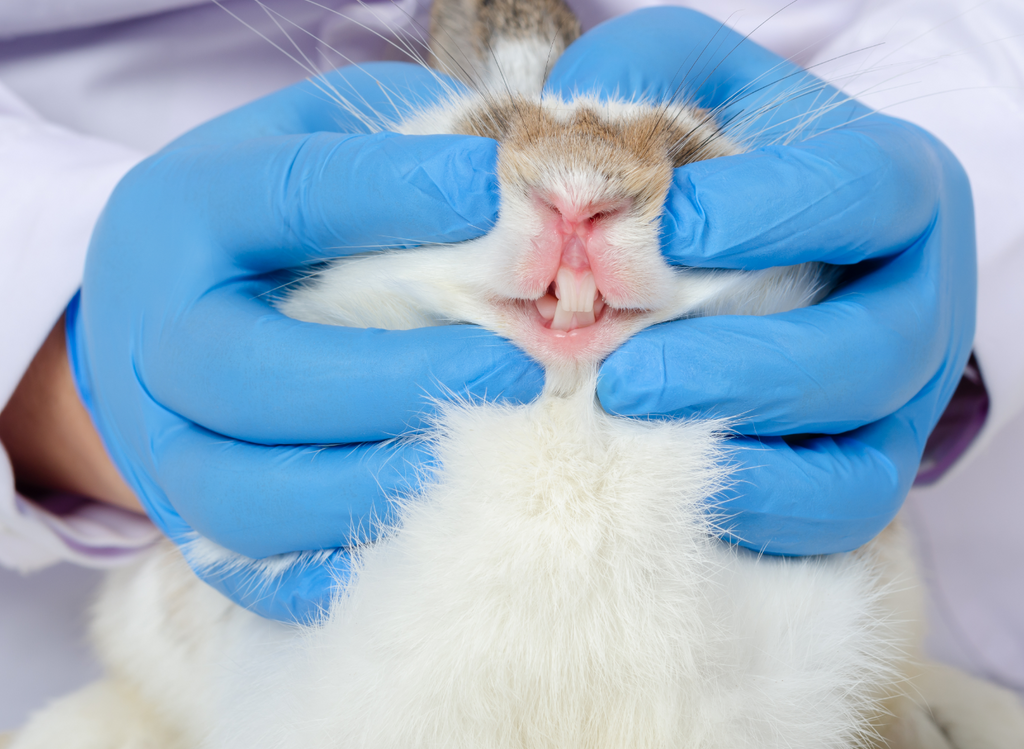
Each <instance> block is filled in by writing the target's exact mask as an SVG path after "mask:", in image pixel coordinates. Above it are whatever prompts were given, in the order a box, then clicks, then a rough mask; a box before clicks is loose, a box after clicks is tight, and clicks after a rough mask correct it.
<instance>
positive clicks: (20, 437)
mask: <svg viewBox="0 0 1024 749" xmlns="http://www.w3.org/2000/svg"><path fill="white" fill-rule="evenodd" d="M0 442H3V445H4V448H5V449H6V451H7V453H8V456H9V457H10V460H11V464H12V467H13V469H14V476H15V480H16V481H17V482H18V484H19V485H22V486H25V487H27V488H29V489H30V490H35V491H40V492H53V491H64V492H72V493H74V494H79V495H82V496H85V497H89V498H91V499H95V500H99V501H102V502H106V503H108V504H113V505H117V506H119V507H123V508H125V509H129V510H134V511H136V512H141V511H142V510H141V506H140V505H139V502H138V499H137V498H136V497H135V494H134V493H133V492H132V490H131V489H130V488H129V487H128V485H127V484H126V483H125V482H124V480H123V479H122V478H121V475H120V474H119V473H118V471H117V469H116V468H115V467H114V464H113V463H112V462H111V460H110V458H109V456H108V455H107V452H106V449H105V448H104V446H103V442H102V440H101V439H100V437H99V435H98V434H97V432H96V430H95V428H94V427H93V424H92V419H91V418H90V416H89V413H88V411H87V410H86V408H85V406H84V405H82V402H81V400H80V399H79V397H78V392H77V390H76V388H75V384H74V380H73V379H72V376H71V370H70V367H69V365H68V358H67V352H66V348H65V333H64V316H63V315H61V317H60V319H59V320H58V321H57V323H56V325H54V327H53V329H52V330H51V331H50V334H49V335H48V336H47V338H46V340H45V342H44V343H43V345H42V347H40V349H39V351H38V352H36V355H35V357H34V358H33V360H32V363H31V364H30V365H29V368H28V369H27V370H26V371H25V374H24V375H23V376H22V378H21V381H20V382H19V384H18V387H17V388H16V389H15V391H14V394H13V395H12V396H11V399H10V401H8V403H7V405H6V406H5V407H4V409H3V411H2V412H0Z"/></svg>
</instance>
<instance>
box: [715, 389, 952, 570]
mask: <svg viewBox="0 0 1024 749" xmlns="http://www.w3.org/2000/svg"><path fill="white" fill-rule="evenodd" d="M947 400H948V398H947ZM943 405H944V403H943ZM917 408H918V404H913V405H910V406H908V407H907V408H905V409H902V410H901V411H899V412H897V413H896V414H893V415H892V416H889V417H887V418H885V419H883V420H881V421H878V422H876V423H874V424H870V425H868V426H865V427H862V428H860V429H857V430H855V431H853V432H850V433H848V434H843V435H838V436H835V437H828V436H822V437H816V438H813V439H805V440H801V441H799V442H794V443H789V442H786V441H785V440H782V439H780V438H767V439H763V440H754V439H750V438H739V439H736V440H733V441H732V443H731V447H732V448H734V450H735V452H733V453H732V463H733V466H734V472H733V474H732V476H733V479H734V480H735V484H733V486H732V487H731V488H729V489H728V490H726V491H725V492H724V493H723V494H722V496H721V499H720V500H719V501H718V502H717V503H716V504H715V505H714V506H712V507H711V508H710V511H711V512H712V513H713V514H714V515H715V516H716V517H715V520H716V524H717V525H718V527H719V529H720V531H721V534H722V536H723V538H726V539H727V540H730V541H732V542H734V543H738V544H740V545H742V546H745V547H747V548H750V549H754V550H756V551H760V552H766V553H769V554H792V555H799V556H804V555H813V554H835V553H839V552H843V551H851V550H852V549H856V548H858V547H860V546H862V545H863V544H865V543H867V542H868V541H870V540H871V539H872V538H874V537H875V536H876V535H878V533H879V532H880V531H881V530H882V529H883V528H885V526H886V525H888V524H889V522H890V521H891V520H892V519H893V517H895V515H896V513H897V511H898V510H899V508H900V505H901V504H902V503H903V499H904V498H905V497H906V495H907V492H908V491H909V490H910V485H911V483H913V480H914V475H915V473H916V471H917V465H918V463H919V461H920V459H921V451H922V450H923V449H924V441H925V439H926V437H927V433H922V432H921V431H920V430H919V429H917V428H915V426H914V421H913V420H912V418H911V412H912V411H914V410H915V409H917ZM939 410H940V411H941V407H940V408H939ZM936 418H937V417H936Z"/></svg>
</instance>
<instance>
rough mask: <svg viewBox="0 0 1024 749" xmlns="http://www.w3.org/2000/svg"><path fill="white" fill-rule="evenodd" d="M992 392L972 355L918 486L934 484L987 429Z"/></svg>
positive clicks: (928, 449) (931, 441) (933, 437)
mask: <svg viewBox="0 0 1024 749" xmlns="http://www.w3.org/2000/svg"><path fill="white" fill-rule="evenodd" d="M987 416H988V390H986V389H985V382H984V380H982V379H981V370H980V369H979V368H978V362H977V361H976V360H975V358H974V354H971V358H970V360H969V361H968V362H967V366H966V367H964V374H963V377H961V378H960V384H959V385H957V388H956V392H955V393H953V398H952V399H951V400H950V401H949V405H948V406H946V410H945V411H944V412H943V413H942V416H941V417H940V418H939V423H938V424H936V425H935V429H933V430H932V433H931V434H930V435H929V436H928V442H927V443H926V444H925V446H924V455H923V456H922V457H921V466H920V468H918V469H917V478H916V479H915V480H914V486H928V485H929V484H934V483H935V482H936V481H938V480H939V479H940V478H942V475H943V474H944V473H945V472H946V471H947V470H949V467H950V466H952V465H953V464H954V463H955V462H956V460H957V458H959V457H960V456H961V455H963V454H964V451H966V450H967V448H968V447H969V446H970V444H971V442H973V441H974V438H975V437H976V436H977V435H978V432H980V431H981V428H982V427H983V426H984V425H985V419H986V417H987Z"/></svg>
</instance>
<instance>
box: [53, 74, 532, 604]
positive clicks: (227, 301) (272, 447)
mask: <svg viewBox="0 0 1024 749" xmlns="http://www.w3.org/2000/svg"><path fill="white" fill-rule="evenodd" d="M364 70H365V71H367V72H362V71H360V70H356V69H353V68H349V69H346V70H344V71H342V72H340V73H337V74H333V75H332V76H331V77H332V80H333V83H334V85H335V86H336V87H337V88H338V89H339V90H340V91H342V92H343V93H344V95H346V96H347V97H348V98H349V99H350V100H352V101H354V102H358V103H359V105H360V107H361V111H362V112H363V114H364V115H365V116H366V117H369V118H376V116H377V115H376V114H374V113H380V114H383V115H385V116H392V117H394V116H397V115H398V113H397V112H396V111H395V109H394V106H395V102H400V101H407V100H409V99H411V98H413V97H412V96H410V94H409V92H410V91H412V92H415V94H416V97H417V98H418V99H419V101H421V102H429V101H431V100H435V99H437V98H439V97H441V96H443V95H444V93H445V92H444V89H443V86H442V84H441V83H439V82H438V80H437V79H436V76H435V75H434V74H433V73H429V72H427V71H425V70H423V69H421V68H419V67H417V66H413V65H403V64H397V63H382V64H377V65H367V66H365V67H364ZM449 85H452V84H451V82H449ZM395 91H399V92H402V96H398V97H395V96H393V93H394V92H395ZM325 131H331V132H325ZM366 132H367V128H366V127H365V125H364V123H363V122H362V121H361V118H360V117H359V116H356V115H355V114H352V113H349V114H347V115H346V114H344V113H342V112H341V111H340V109H339V107H338V106H337V105H335V104H333V103H331V102H328V101H325V97H324V96H323V95H322V94H321V93H320V92H319V91H317V90H315V89H314V88H313V87H312V85H311V84H308V83H304V84H300V85H298V86H294V87H292V88H289V89H286V90H284V91H282V92H280V93H277V94H275V95H272V96H269V97H267V98H265V99H263V100H261V101H258V102H256V103H254V104H252V105H249V106H247V107H244V108H242V109H240V110H237V111H235V112H232V113H230V114H228V115H225V116H223V117H221V118H219V119H217V120H215V121H213V122H211V123H209V124H207V125H205V126H203V127H200V128H198V129H197V130H195V131H193V132H192V133H190V134H188V135H186V136H184V137H183V138H181V139H180V140H178V141H176V142H175V143H172V144H171V145H169V146H168V147H167V148H165V149H163V150H162V151H161V152H160V153H158V154H156V155H155V156H153V157H152V158H150V159H148V160H146V161H145V162H143V163H142V164H140V165H139V166H138V167H136V168H135V169H134V170H133V171H132V172H131V173H129V174H128V175H127V176H126V177H125V178H124V180H123V181H122V182H121V184H120V185H119V186H118V188H117V189H116V191H115V192H114V194H113V196H112V197H111V199H110V202H109V204H108V205H107V207H106V209H105V211H104V213H103V215H102V217H101V219H100V221H99V223H98V225H97V227H96V230H95V233H94V236H93V240H92V244H91V246H90V249H89V255H88V260H87V264H86V270H85V279H84V282H83V287H82V291H81V295H80V300H76V302H75V303H73V304H72V305H71V307H70V308H69V314H68V340H69V346H68V350H69V357H70V359H71V362H72V369H73V372H74V375H75V379H76V381H77V384H78V387H79V391H80V392H81V394H82V396H83V400H84V401H85V403H86V405H87V407H88V408H89V410H90V412H91V413H92V416H93V420H94V423H95V424H96V427H97V428H98V430H99V432H100V434H101V435H102V437H103V440H104V442H105V443H106V446H107V448H108V450H109V452H110V454H111V456H112V457H113V459H114V461H115V463H116V464H117V466H118V468H119V469H120V471H121V473H122V474H123V475H124V477H125V479H126V480H127V481H128V483H129V484H130V485H131V487H132V488H133V489H134V491H135V492H136V494H137V495H138V496H139V498H140V500H141V501H142V503H143V505H144V506H145V508H146V510H147V512H148V513H149V514H150V516H151V517H152V518H153V519H154V520H155V522H156V523H157V524H158V525H159V526H160V528H161V529H162V530H163V531H164V532H165V533H166V534H167V535H168V536H169V537H170V538H171V539H173V540H175V541H178V542H182V541H185V540H187V539H189V538H190V537H192V536H193V535H194V534H193V533H192V532H193V531H197V532H198V533H200V534H202V535H203V536H206V537H208V538H210V539H213V540H214V541H216V542H217V543H219V544H221V545H222V546H225V547H227V548H228V549H232V550H235V551H238V552H240V553H242V554H245V555H247V556H250V557H266V556H268V555H273V554H278V553H283V552H290V551H299V550H309V549H331V548H336V547H344V546H346V545H348V544H350V543H352V542H353V540H354V539H365V538H372V536H373V534H374V526H373V520H374V519H375V518H377V519H380V518H386V517H387V516H388V511H389V508H388V505H387V503H386V502H385V501H384V500H383V498H384V496H385V494H387V493H391V492H394V491H400V490H401V489H402V488H403V487H404V486H405V485H406V479H407V473H408V472H409V471H410V468H411V467H412V468H414V467H415V466H416V464H417V463H418V461H419V460H420V459H421V456H419V455H417V454H415V453H414V451H413V448H410V447H395V446H387V447H381V446H380V445H379V444H375V442H376V441H378V440H382V439H384V438H387V437H391V436H394V435H396V434H399V433H402V432H405V431H407V430H409V429H410V428H414V427H417V426H419V425H420V424H421V419H422V417H423V415H424V413H426V412H427V411H428V410H429V404H428V399H430V398H434V397H437V398H442V397H444V396H445V394H446V392H447V391H448V390H450V391H454V392H463V393H467V392H468V393H472V394H475V395H479V396H483V395H485V394H486V396H487V397H489V398H495V397H499V396H503V397H506V398H509V399H513V400H529V399H532V398H533V397H534V396H535V395H536V394H537V393H538V392H539V390H540V386H541V383H542V374H541V372H540V370H539V369H538V368H537V367H536V365H534V364H532V363H531V362H529V361H528V360H527V359H526V357H525V356H524V355H523V354H521V353H520V352H519V351H518V350H517V349H516V348H514V347H513V346H512V345H511V344H509V343H508V342H506V341H504V340H502V339H500V338H498V337H497V336H494V335H491V334H489V333H486V332H484V331H481V330H480V329H478V328H474V327H471V326H452V327H441V328H430V329H426V330H416V331H406V332H385V331H380V330H354V329H346V328H333V327H328V326H320V325H309V324H305V323H300V322H296V321H294V320H290V319H288V318H285V317H283V316H282V315H281V314H279V313H277V312H276V311H275V310H274V309H273V308H272V307H271V306H270V305H269V303H268V299H269V298H270V296H271V295H272V294H273V293H274V291H275V290H276V289H277V288H278V287H279V285H280V284H281V282H282V278H281V276H280V274H278V273H277V271H279V269H282V268H291V267H294V266H298V265H301V264H303V263H306V262H309V261H311V260H318V259H322V258H325V257H333V256H338V255H344V254H349V253H353V252H360V251H363V250H365V249H366V248H374V247H379V246H381V245H388V246H395V245H412V244H419V243H422V242H428V241H455V240H461V239H467V238H470V237H472V236H475V235H478V234H480V233H482V232H483V231H485V230H486V227H488V226H489V225H490V224H491V223H492V222H493V221H494V218H495V214H496V210H497V193H496V189H495V185H494V182H493V179H494V177H493V174H494V164H495V158H496V147H495V143H494V142H493V141H490V140H485V139H482V138H464V137H454V136H438V137H405V136H399V135H393V134H383V135H368V134H365V133H366ZM360 443H361V444H360ZM322 445H332V446H329V447H321V446H322ZM347 571H348V556H347V554H345V553H344V552H343V551H341V552H337V553H334V554H332V555H330V556H329V557H328V559H327V560H326V561H323V562H322V563H320V564H315V565H311V566H308V567H305V568H303V569H296V570H293V571H292V572H290V573H289V574H287V575H286V576H284V577H282V578H281V579H278V580H276V581H274V583H273V585H271V586H259V585H254V584H253V581H252V579H251V578H250V577H249V576H246V575H239V574H230V573H228V572H226V571H224V570H214V571H213V572H212V573H211V572H210V571H202V570H200V574H201V575H206V579H207V581H208V582H210V583H211V584H212V585H214V586H215V587H217V588H218V589H219V590H221V591H222V592H223V593H225V594H226V595H228V596H229V597H231V598H232V599H234V600H235V601H237V602H239V603H240V604H242V605H244V606H247V607H250V608H252V609H254V610H255V611H257V612H258V613H260V614H263V615H264V616H269V617H273V618H278V619H304V618H306V617H308V616H309V615H311V614H314V613H315V612H316V611H317V609H318V607H319V606H320V605H321V604H322V603H323V602H324V601H325V598H326V596H328V595H329V590H330V587H331V585H332V583H333V582H334V580H335V579H336V578H337V577H342V578H343V577H344V576H345V575H346V573H347Z"/></svg>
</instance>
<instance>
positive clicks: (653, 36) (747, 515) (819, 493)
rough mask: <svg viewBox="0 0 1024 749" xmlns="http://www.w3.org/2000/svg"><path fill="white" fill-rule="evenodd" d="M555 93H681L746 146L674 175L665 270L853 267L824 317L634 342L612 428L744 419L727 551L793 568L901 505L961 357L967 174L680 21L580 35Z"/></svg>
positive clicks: (721, 33) (969, 327)
mask: <svg viewBox="0 0 1024 749" xmlns="http://www.w3.org/2000/svg"><path fill="white" fill-rule="evenodd" d="M782 21H784V19H780V22H782ZM548 88H549V89H550V90H554V91H557V92H561V93H562V94H563V95H565V94H568V93H571V92H574V91H581V92H588V91H595V92H599V93H601V94H602V95H609V94H617V95H619V96H624V97H630V96H632V95H642V96H646V97H649V98H651V99H654V100H667V99H671V98H673V97H674V96H675V97H678V96H680V94H682V95H686V96H691V97H693V99H694V100H695V101H696V102H697V103H698V104H699V105H700V106H703V107H707V108H711V109H713V110H714V111H715V113H716V116H717V118H718V121H719V122H720V123H728V126H729V127H730V128H733V129H738V130H740V131H741V132H745V133H747V134H749V135H751V138H752V141H753V142H752V143H751V149H752V150H751V152H750V153H748V154H744V155H741V156H735V157H729V158H726V159H717V160H713V161H705V162H700V163H696V164H691V165H688V166H684V167H681V168H679V169H677V170H676V174H675V180H674V183H673V186H672V188H671V191H670V193H669V197H668V201H667V205H666V209H665V214H664V217H663V236H664V242H663V251H664V254H665V256H666V257H667V258H668V260H669V262H671V263H674V264H677V265H689V266H701V267H716V268H747V269H755V268H765V267H770V266H781V265H792V264H794V263H802V262H806V261H810V260H820V261H824V262H828V263H835V264H839V265H848V266H854V267H853V268H852V269H851V272H852V275H851V278H850V279H849V280H848V282H847V283H845V284H844V285H843V286H841V287H840V288H839V289H838V290H837V291H836V292H835V293H833V294H832V295H831V296H830V297H829V298H828V299H827V300H826V301H824V302H823V303H821V304H819V305H817V306H815V307H813V308H809V309H802V310H796V311H793V312H789V313H786V314H781V315H773V316H770V317H760V318H758V317H726V316H723V317H713V318H704V319H694V320H684V321H679V322H675V323H669V324H666V325H660V326H657V327H655V328H652V329H649V330H646V331H644V332H643V333H641V334H639V335H637V336H636V337H634V338H633V339H632V340H630V341H629V342H627V343H626V344H625V345H624V346H623V347H622V348H621V349H619V350H618V351H616V352H615V353H614V354H612V355H611V356H610V357H609V358H608V360H607V361H606V362H605V363H604V365H603V367H602V369H601V379H600V383H599V386H598V395H599V397H600V399H601V402H602V404H603V405H604V407H605V408H606V409H608V410H609V411H611V412H614V413H619V414H629V415H647V414H654V415H659V416H689V415H697V414H700V415H724V416H729V417H732V418H734V419H737V423H736V427H735V428H736V430H737V431H738V432H739V433H740V434H742V435H748V436H745V437H739V438H736V439H734V440H732V447H733V448H735V451H734V453H733V459H734V461H735V464H736V468H737V472H736V474H735V477H736V479H737V482H736V484H735V485H734V487H733V488H732V490H731V491H730V492H728V493H727V494H726V495H725V497H724V498H723V501H722V503H721V507H720V511H721V512H723V513H724V514H725V515H727V516H729V519H728V520H726V521H725V523H726V528H725V530H726V532H725V533H724V535H726V536H727V537H729V538H731V539H733V540H735V541H738V542H739V543H741V544H743V545H745V546H748V547H750V548H753V549H757V550H764V551H767V552H769V553H782V554H821V553H832V552H839V551H846V550H849V549H853V548H855V547H857V546H859V545H861V544H863V543H865V542H866V541H868V540H869V539H870V538H872V537H873V536H874V535H875V534H877V533H878V532H879V531H880V530H882V528H884V527H885V525H886V524H887V523H888V522H889V520H891V519H892V517H893V516H894V515H895V514H896V511H897V510H898V509H899V507H900V505H901V503H902V502H903V499H904V497H905V496H906V493H907V491H908V490H909V488H910V485H911V483H912V482H913V479H914V475H915V473H916V471H917V467H918V463H919V462H920V458H921V454H922V451H923V449H924V445H925V441H926V439H927V437H928V434H929V432H930V431H931V430H932V428H933V427H934V426H935V424H936V422H937V421H938V419H939V416H940V415H941V414H942V411H943V409H944V408H945V406H946V404H947V403H948V401H949V399H950V398H951V397H952V395H953V392H954V390H955V388H956V385H957V383H958V382H959V380H960V376H961V374H962V372H963V370H964V365H965V364H966V362H967V359H968V357H969V355H970V348H971V342H972V340H973V337H974V315H975V295H976V271H975V248H974V218H973V205H972V202H971V191H970V186H969V184H968V181H967V177H966V175H965V174H964V171H963V169H962V167H961V166H960V165H959V163H958V162H957V160H956V159H955V158H954V157H953V155H952V154H951V153H950V152H949V151H948V150H947V149H946V148H945V147H944V146H943V145H942V144H941V143H939V142H938V141H937V140H936V139H935V138H934V137H932V136H931V135H929V134H928V133H926V132H924V131H923V130H921V129H919V128H917V127H915V126H914V125H911V124H909V123H907V122H903V121H900V120H896V119H892V118H889V117H884V116H882V115H879V114H877V113H874V112H872V111H871V110H869V109H867V108H866V107H864V106H862V105H860V104H858V103H857V102H855V101H851V100H848V99H845V98H844V97H843V96H842V95H841V94H839V92H837V91H836V90H835V89H833V88H831V87H829V86H826V85H824V84H823V83H822V82H821V81H820V80H818V79H817V78H815V77H814V76H812V75H810V74H809V73H806V72H804V71H802V70H801V69H800V68H798V67H796V66H794V65H793V64H791V63H789V62H787V61H785V60H783V59H781V58H779V57H777V56H776V55H774V54H772V53H770V52H768V51H767V50H765V49H762V48H761V47H759V46H758V45H756V44H754V43H752V42H750V41H746V40H744V39H743V38H741V37H740V36H739V35H738V34H736V33H734V32H732V31H729V30H728V29H725V28H724V27H722V26H721V25H720V24H719V23H718V22H716V21H713V20H712V19H710V18H707V17H706V16H703V15H701V14H699V13H696V12H693V11H688V10H682V9H678V8H660V9H651V10H643V11H638V12H636V13H633V14H631V15H628V16H624V17H622V18H619V19H616V20H613V21H610V22H608V23H606V24H604V25H602V26H599V27H598V28H596V29H594V30H593V31H591V32H590V33H588V34H586V35H584V36H583V37H582V38H581V39H579V40H578V41H577V42H576V43H575V44H573V45H572V47H570V49H569V50H568V51H567V52H566V53H565V55H564V56H563V57H562V58H561V59H560V60H559V61H558V63H557V64H556V65H555V68H554V70H553V72H552V74H551V77H550V79H549V82H548ZM791 134H792V135H791ZM790 139H791V140H790ZM787 435H804V436H799V437H792V438H787ZM808 435H815V436H808Z"/></svg>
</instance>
